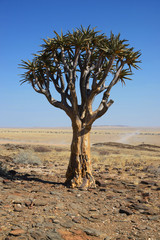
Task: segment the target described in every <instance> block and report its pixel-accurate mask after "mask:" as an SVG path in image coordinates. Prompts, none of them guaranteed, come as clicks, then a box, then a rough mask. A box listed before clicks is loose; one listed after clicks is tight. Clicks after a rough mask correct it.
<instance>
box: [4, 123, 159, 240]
mask: <svg viewBox="0 0 160 240" xmlns="http://www.w3.org/2000/svg"><path fill="white" fill-rule="evenodd" d="M71 139H72V131H71V129H69V128H64V129H2V128H1V129H0V193H1V194H0V240H16V239H19V240H34V239H35V240H39V239H45V240H129V239H131V240H160V128H150V129H147V128H127V127H95V128H93V130H92V132H91V156H92V163H93V175H94V177H95V180H96V184H97V187H96V188H95V189H88V190H83V191H82V190H80V189H70V188H67V187H66V186H65V185H64V184H63V183H64V181H65V172H66V169H67V165H68V161H69V157H70V143H71Z"/></svg>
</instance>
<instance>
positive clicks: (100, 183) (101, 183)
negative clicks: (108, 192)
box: [96, 179, 107, 187]
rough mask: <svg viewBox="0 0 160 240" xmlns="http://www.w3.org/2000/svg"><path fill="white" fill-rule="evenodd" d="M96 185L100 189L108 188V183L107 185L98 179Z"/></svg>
mask: <svg viewBox="0 0 160 240" xmlns="http://www.w3.org/2000/svg"><path fill="white" fill-rule="evenodd" d="M96 184H97V185H98V186H99V187H106V186H107V183H105V182H104V181H103V180H101V179H97V180H96Z"/></svg>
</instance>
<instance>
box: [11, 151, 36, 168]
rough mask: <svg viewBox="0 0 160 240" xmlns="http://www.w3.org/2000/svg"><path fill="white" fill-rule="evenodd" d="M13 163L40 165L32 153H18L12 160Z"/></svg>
mask: <svg viewBox="0 0 160 240" xmlns="http://www.w3.org/2000/svg"><path fill="white" fill-rule="evenodd" d="M13 161H14V162H15V163H22V164H33V165H40V164H41V159H40V158H39V157H38V156H37V155H36V154H34V153H33V152H32V151H20V152H19V153H18V154H17V156H16V157H15V158H14V159H13Z"/></svg>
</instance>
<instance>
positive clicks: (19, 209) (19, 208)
mask: <svg viewBox="0 0 160 240" xmlns="http://www.w3.org/2000/svg"><path fill="white" fill-rule="evenodd" d="M14 211H15V212H23V209H22V207H20V206H14Z"/></svg>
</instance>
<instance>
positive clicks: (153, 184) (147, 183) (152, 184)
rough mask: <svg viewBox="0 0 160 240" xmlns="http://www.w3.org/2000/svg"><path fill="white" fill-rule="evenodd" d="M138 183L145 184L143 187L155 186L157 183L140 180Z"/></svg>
mask: <svg viewBox="0 0 160 240" xmlns="http://www.w3.org/2000/svg"><path fill="white" fill-rule="evenodd" d="M140 183H141V184H145V185H151V186H157V183H156V182H154V181H146V180H142V181H141V182H140Z"/></svg>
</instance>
